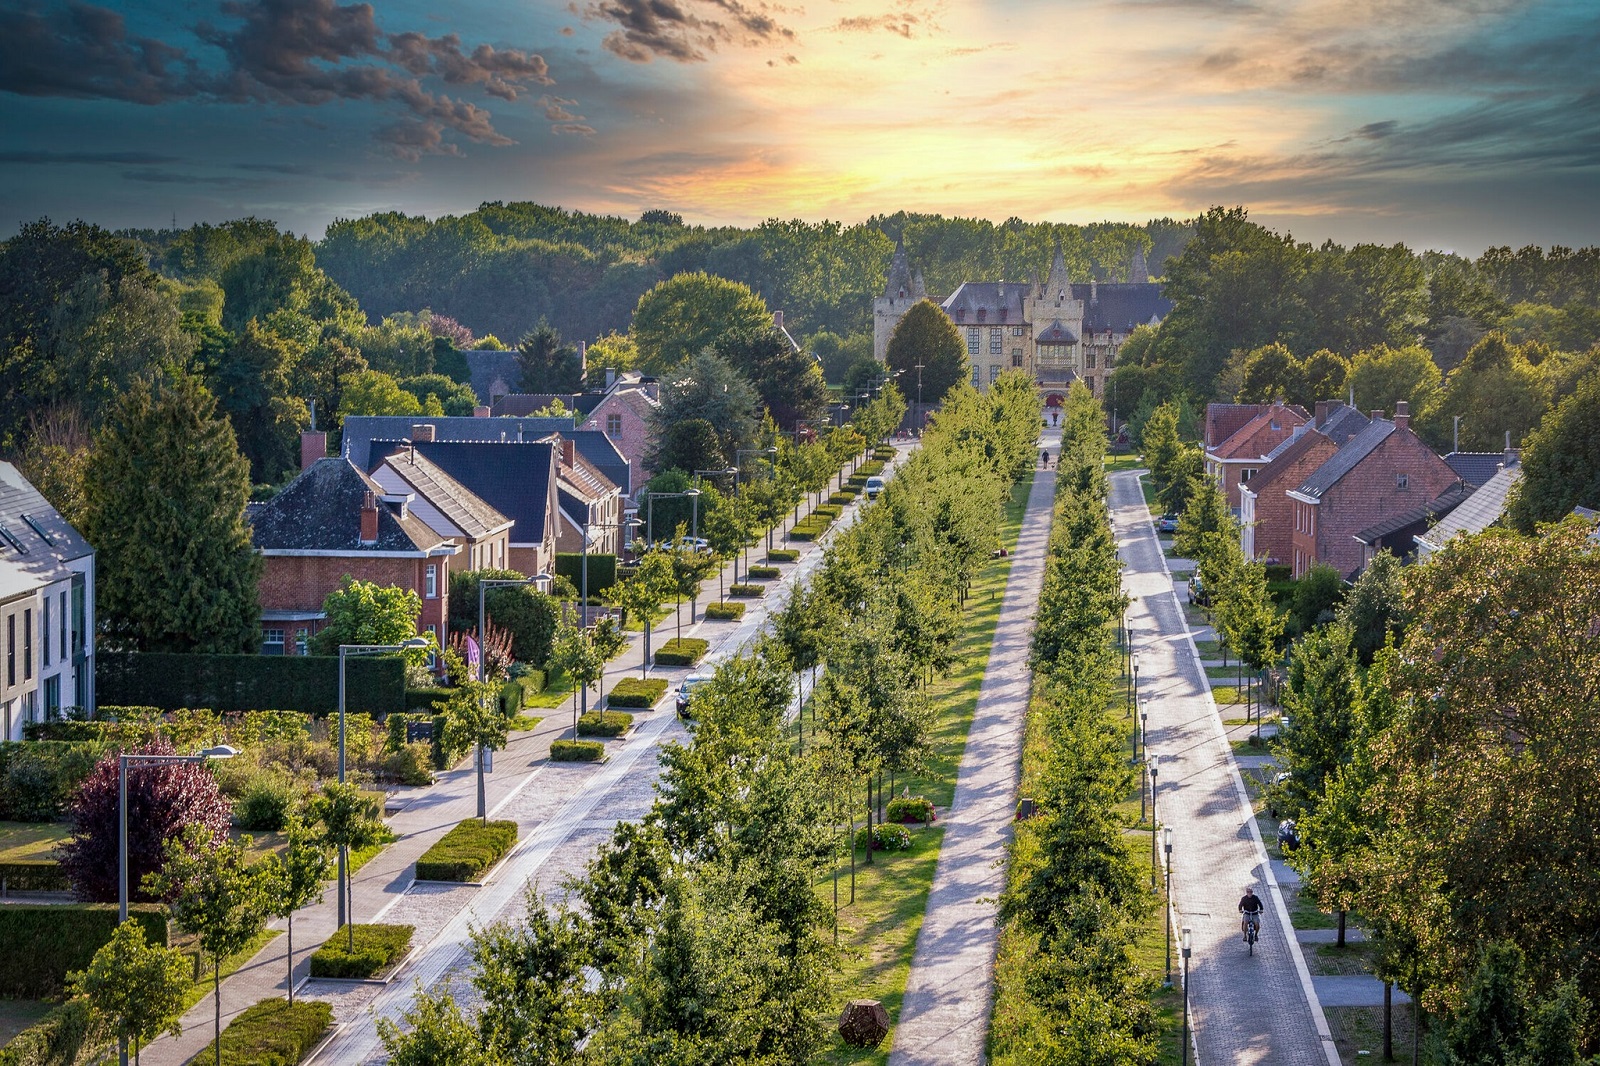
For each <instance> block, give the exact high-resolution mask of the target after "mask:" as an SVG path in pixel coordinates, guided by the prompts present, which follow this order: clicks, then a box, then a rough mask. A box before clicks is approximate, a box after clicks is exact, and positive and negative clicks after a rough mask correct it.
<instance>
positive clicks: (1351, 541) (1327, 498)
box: [1311, 429, 1458, 578]
mask: <svg viewBox="0 0 1600 1066" xmlns="http://www.w3.org/2000/svg"><path fill="white" fill-rule="evenodd" d="M1401 474H1404V475H1405V476H1406V485H1405V487H1404V488H1401V487H1400V486H1399V476H1400V475H1401ZM1457 480H1458V478H1457V476H1456V473H1455V471H1454V470H1451V469H1450V467H1449V465H1448V464H1447V463H1445V461H1444V460H1443V459H1441V458H1439V457H1438V456H1437V455H1435V454H1434V453H1433V450H1432V449H1431V448H1429V447H1428V446H1427V445H1426V444H1424V443H1422V441H1421V440H1419V439H1418V438H1417V436H1416V434H1414V433H1412V432H1411V431H1410V430H1409V429H1396V430H1395V431H1394V432H1393V433H1391V434H1390V435H1389V438H1388V439H1387V440H1385V441H1384V442H1383V443H1382V444H1380V445H1378V447H1377V448H1376V449H1374V450H1373V452H1372V454H1371V455H1369V456H1367V458H1366V459H1365V460H1364V461H1363V462H1362V463H1361V464H1360V465H1358V466H1357V467H1356V468H1355V469H1354V470H1352V471H1350V472H1349V473H1348V474H1346V475H1345V476H1344V477H1342V478H1340V479H1339V482H1338V484H1336V485H1334V486H1333V487H1332V488H1331V489H1329V490H1328V491H1327V492H1326V493H1325V494H1324V495H1323V499H1322V504H1321V505H1320V506H1319V507H1317V510H1318V511H1320V512H1321V514H1320V515H1319V516H1318V522H1317V529H1316V532H1315V535H1314V537H1313V538H1311V539H1312V542H1313V543H1312V545H1311V550H1312V554H1313V555H1314V557H1315V559H1316V561H1317V562H1323V563H1327V564H1328V565H1330V566H1332V567H1334V568H1335V569H1336V570H1338V571H1339V573H1340V574H1342V575H1344V576H1345V577H1347V578H1348V577H1352V576H1354V574H1355V572H1356V571H1357V570H1358V569H1359V568H1360V566H1361V563H1362V558H1363V547H1362V545H1361V543H1360V542H1359V541H1357V540H1356V539H1355V534H1356V533H1359V532H1360V531H1361V530H1363V529H1366V528H1367V527H1368V526H1371V525H1374V524H1376V523H1378V522H1381V521H1383V520H1384V519H1386V518H1391V517H1393V516H1394V515H1397V514H1400V513H1402V512H1404V511H1409V510H1411V509H1412V508H1415V507H1420V506H1422V505H1423V504H1426V503H1428V502H1430V501H1432V500H1433V499H1434V498H1435V497H1437V496H1438V495H1439V494H1440V493H1442V492H1443V491H1444V490H1445V489H1447V488H1449V487H1450V486H1451V485H1453V484H1455V483H1456V481H1457Z"/></svg>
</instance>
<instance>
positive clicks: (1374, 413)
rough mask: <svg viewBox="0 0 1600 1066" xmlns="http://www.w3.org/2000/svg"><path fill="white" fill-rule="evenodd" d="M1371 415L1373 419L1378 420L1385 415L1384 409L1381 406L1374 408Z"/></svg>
mask: <svg viewBox="0 0 1600 1066" xmlns="http://www.w3.org/2000/svg"><path fill="white" fill-rule="evenodd" d="M1371 417H1372V420H1373V421H1374V422H1376V421H1377V420H1378V419H1380V418H1382V417H1383V411H1382V409H1381V408H1373V411H1372V416H1371Z"/></svg>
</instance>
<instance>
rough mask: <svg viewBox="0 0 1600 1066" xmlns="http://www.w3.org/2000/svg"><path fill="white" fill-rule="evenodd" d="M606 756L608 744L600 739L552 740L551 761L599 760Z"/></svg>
mask: <svg viewBox="0 0 1600 1066" xmlns="http://www.w3.org/2000/svg"><path fill="white" fill-rule="evenodd" d="M605 757H606V746H605V745H604V744H602V743H600V742H599V741H598V740H552V741H551V742H550V761H551V762H599V761H600V760H601V759H604V758H605Z"/></svg>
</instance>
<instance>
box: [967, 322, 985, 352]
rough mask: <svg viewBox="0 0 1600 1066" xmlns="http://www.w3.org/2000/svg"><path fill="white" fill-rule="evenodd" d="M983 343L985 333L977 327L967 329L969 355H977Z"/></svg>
mask: <svg viewBox="0 0 1600 1066" xmlns="http://www.w3.org/2000/svg"><path fill="white" fill-rule="evenodd" d="M982 343H983V331H982V330H981V329H979V328H978V327H977V326H968V327H967V354H968V355H977V354H978V346H979V345H980V344H982Z"/></svg>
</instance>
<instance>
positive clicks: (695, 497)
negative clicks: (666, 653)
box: [644, 489, 700, 639]
mask: <svg viewBox="0 0 1600 1066" xmlns="http://www.w3.org/2000/svg"><path fill="white" fill-rule="evenodd" d="M657 496H661V497H673V496H686V497H688V499H689V507H690V518H689V520H690V522H691V526H690V529H691V532H690V534H689V535H690V536H691V537H693V538H694V539H696V540H698V539H699V538H700V490H699V489H684V490H683V491H682V492H652V493H650V494H649V495H648V496H647V497H646V498H647V500H648V501H649V502H647V503H646V504H645V511H644V513H645V520H646V522H647V523H648V525H647V526H646V528H645V536H647V537H649V538H650V542H651V543H652V544H654V543H655V535H656V523H655V517H656V497H657ZM680 547H681V545H680ZM696 547H698V545H696ZM698 591H699V588H698V585H697V586H696V593H698ZM677 598H678V599H677V602H678V610H677V611H675V612H674V613H675V614H676V615H677V619H678V637H679V638H680V639H681V638H682V637H683V610H682V608H683V593H682V592H679V593H677ZM695 609H696V597H695V596H691V597H690V598H689V617H690V618H691V619H692V618H693V617H694V613H695Z"/></svg>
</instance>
